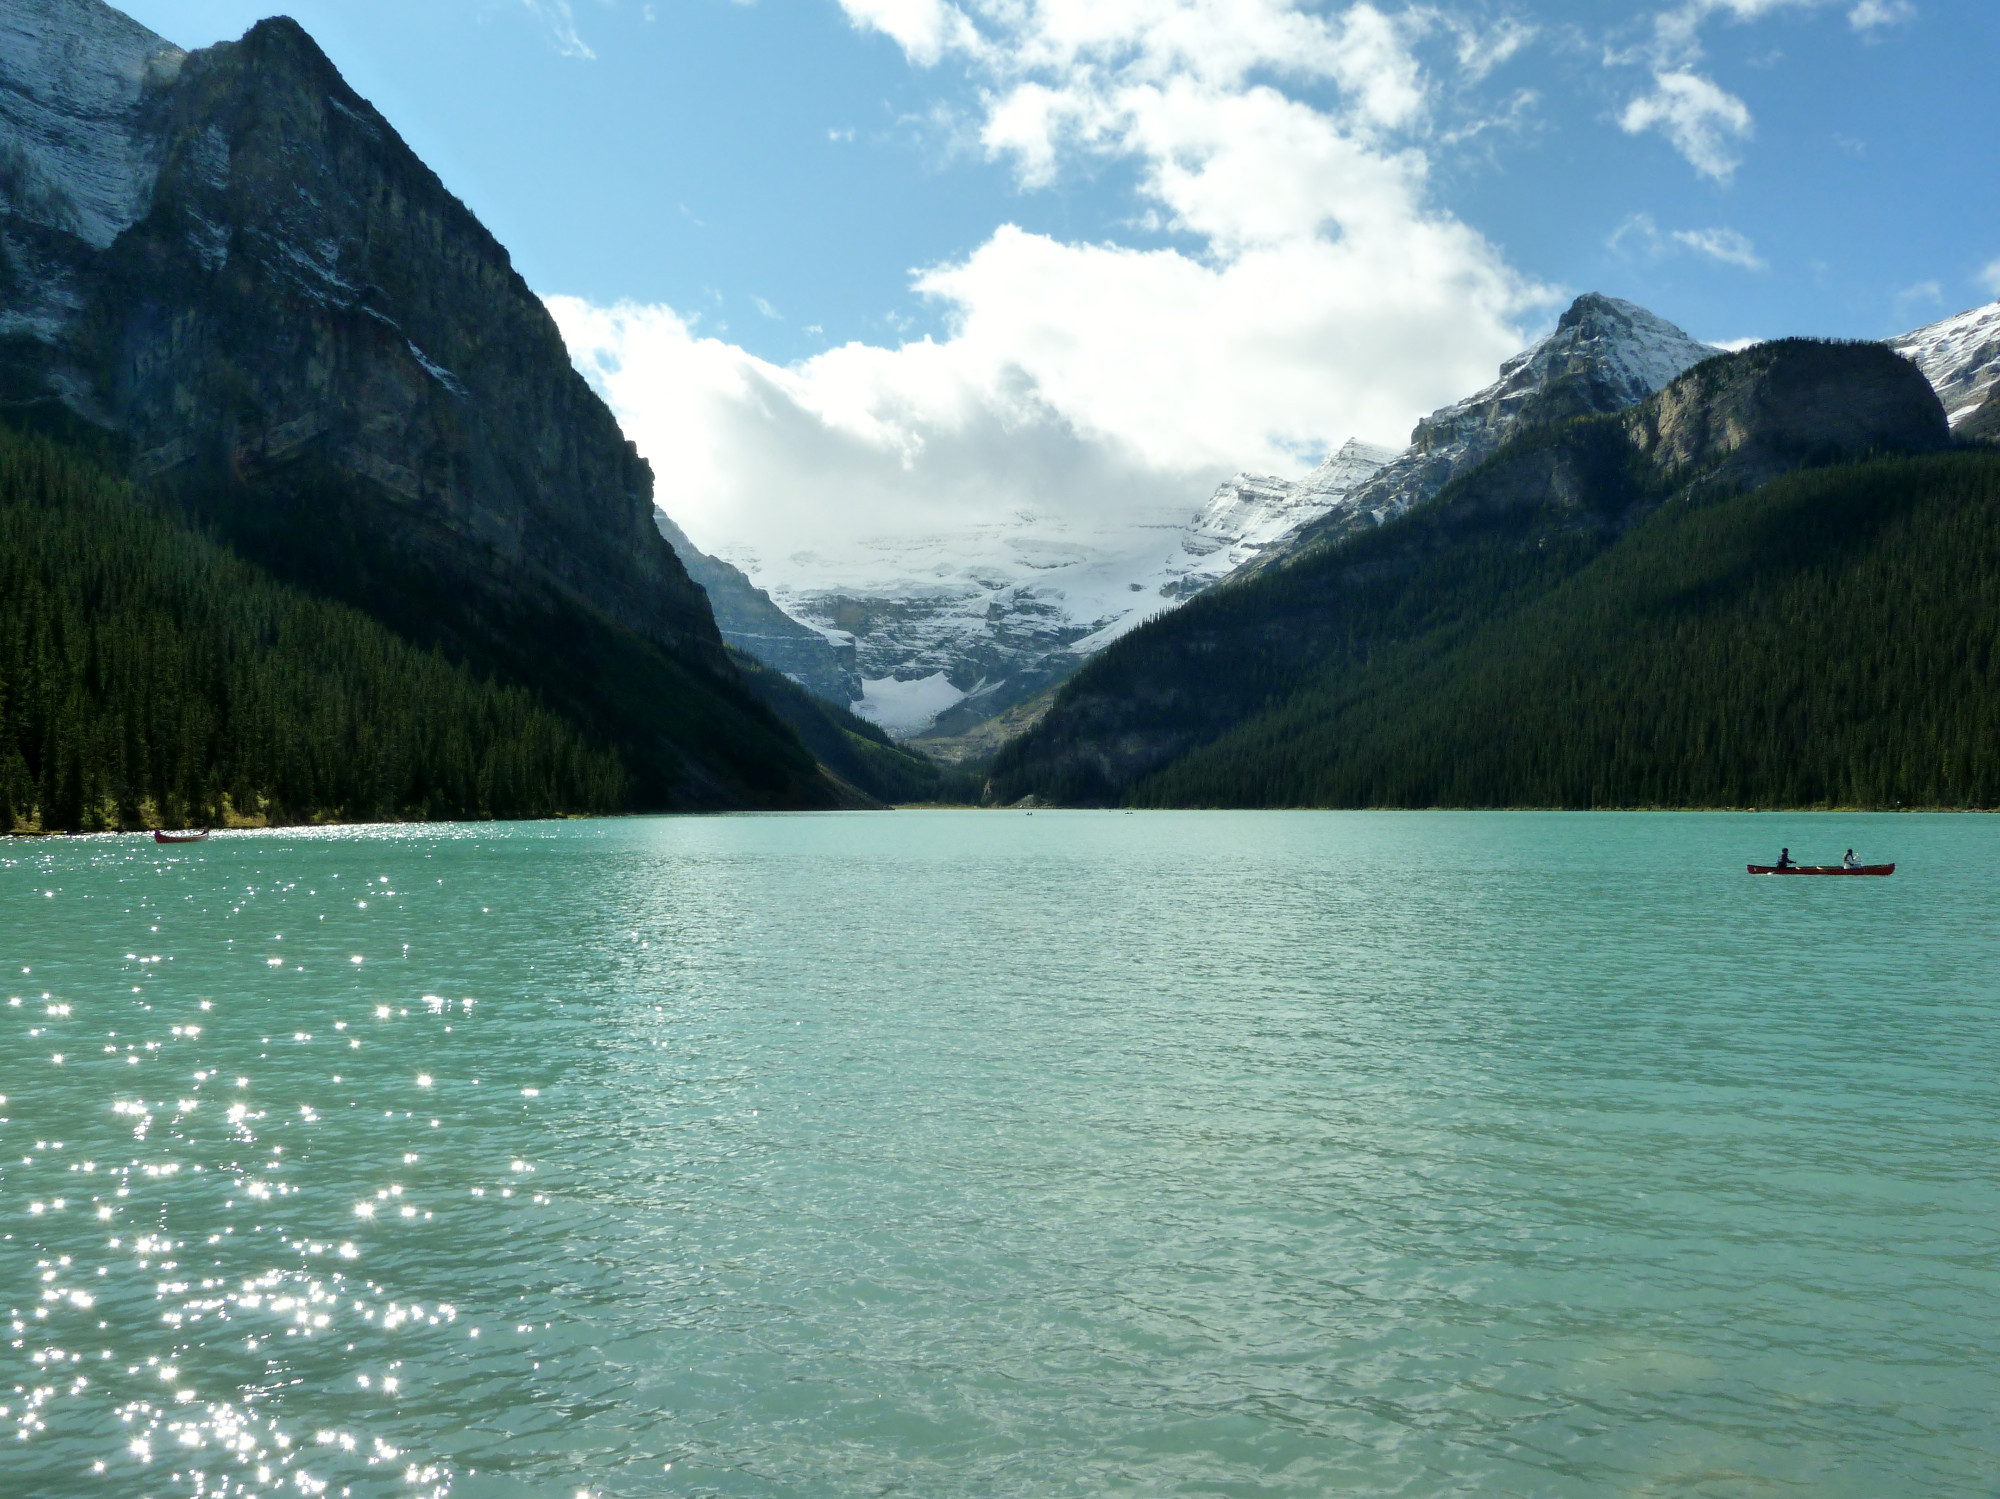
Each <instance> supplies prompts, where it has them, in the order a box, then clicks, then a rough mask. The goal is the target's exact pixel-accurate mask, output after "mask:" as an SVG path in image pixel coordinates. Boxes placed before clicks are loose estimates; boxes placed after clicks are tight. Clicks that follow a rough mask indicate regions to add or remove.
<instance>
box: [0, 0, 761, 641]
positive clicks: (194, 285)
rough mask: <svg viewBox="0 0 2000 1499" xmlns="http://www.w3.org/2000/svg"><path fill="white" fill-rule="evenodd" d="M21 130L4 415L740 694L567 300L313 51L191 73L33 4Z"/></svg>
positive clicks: (4, 184) (115, 25)
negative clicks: (119, 452) (83, 425)
mask: <svg viewBox="0 0 2000 1499" xmlns="http://www.w3.org/2000/svg"><path fill="white" fill-rule="evenodd" d="M0 122H4V124H5V125H6V126H7V127H8V128H7V132H6V144H5V145H4V147H0V210H4V214H3V215H0V309H4V310H0V397H4V398H6V399H9V400H11V401H15V402H27V401H34V400H37V399H48V398H54V399H57V400H60V401H61V402H62V403H63V404H65V405H66V406H68V407H69V408H70V409H71V410H73V411H74V412H76V413H78V414H80V415H82V416H83V417H85V418H86V419H88V420H90V421H93V422H95V423H97V424H99V425H101V426H106V427H110V428H112V429H115V430H116V431H117V432H119V433H121V434H123V436H124V437H125V438H126V439H128V440H129V444H130V448H131V451H132V452H133V454H134V455H135V458H134V474H135V477H136V478H138V479H140V480H142V481H145V482H147V483H148V484H150V485H152V486H155V487H158V488H162V489H165V490H173V489H175V488H176V486H178V487H179V489H180V490H181V491H183V492H185V493H187V494H190V495H192V494H195V493H197V492H198V493H201V494H203V495H211V494H216V493H224V492H226V493H228V494H230V495H232V496H233V500H232V501H231V503H232V505H233V507H234V514H235V516H236V518H238V519H242V518H244V517H245V516H248V517H250V518H251V520H252V521H254V522H256V523H261V524H265V525H266V526H268V527H271V528H281V527H282V526H283V525H284V524H285V522H286V518H287V515H288V512H290V511H297V512H298V513H299V518H300V519H301V521H302V522H303V521H304V520H307V519H314V520H315V522H316V523H318V522H323V520H324V516H323V515H322V516H319V517H308V516H306V515H305V513H304V512H305V511H306V510H308V509H316V510H319V511H324V510H325V509H327V508H328V507H329V506H333V507H335V508H339V509H341V510H342V512H343V517H344V518H343V521H342V523H343V524H346V525H349V526H351V527H359V528H361V529H363V530H365V531H367V532H368V534H369V536H370V537H371V538H372V540H373V542H374V543H375V544H376V545H377V546H379V547H382V548H386V549H388V550H390V551H392V552H393V553H394V554H396V555H397V556H398V557H399V558H401V559H402V560H404V561H405V562H407V563H409V564H410V566H411V567H412V568H413V569H415V570H416V571H417V572H419V573H421V575H422V576H423V577H425V578H426V579H427V580H429V584H428V586H435V587H437V588H440V589H443V590H463V591H465V593H466V594H467V595H468V596H474V597H483V598H486V599H488V600H489V602H490V603H491V604H492V605H493V606H495V607H500V606H506V607H511V606H513V605H516V604H520V603H523V602H529V603H532V602H535V601H546V600H550V599H554V600H559V601H562V602H564V603H566V604H574V605H578V606H581V607H586V608H588V609H590V610H593V611H596V612H597V613H599V614H601V615H603V616H607V617H608V618H609V619H610V620H612V621H614V622H615V623H616V624H618V625H622V626H624V627H626V628H628V629H631V630H633V631H636V632H638V633H639V634H641V635H642V636H644V637H646V638H648V639H650V640H652V641H654V642H656V643H658V644H660V645H663V646H666V647H668V648H670V649H672V650H673V651H675V652H677V653H679V654H680V655H682V656H684V657H686V658H688V659H691V660H693V661H696V662H699V663H702V664H703V665H704V666H705V667H707V668H711V669H714V670H718V671H723V670H726V666H725V658H724V655H723V650H722V642H721V639H720V637H719V635H718V634H717V632H716V628H715V624H714V622H713V619H712V618H711V616H710V613H709V609H708V605H707V602H706V599H705V598H704V596H703V594H702V592H701V590H700V589H699V588H698V587H696V586H695V585H694V584H693V583H692V582H691V581H690V580H689V578H688V575H687V572H686V570H685V569H684V568H683V567H682V566H681V564H680V562H679V561H678V560H677V559H676V557H675V556H674V553H673V550H672V548H671V547H669V546H668V545H667V543H666V542H665V541H664V540H663V539H662V538H661V537H660V535H659V533H658V531H657V530H655V529H654V527H653V524H652V474H651V471H650V470H649V469H648V467H647V465H646V464H645V462H644V461H643V460H642V459H640V457H639V456H638V454H637V452H636V450H635V449H634V448H633V447H632V446H631V445H630V444H629V443H628V442H626V441H625V439H624V437H623V435H622V434H621V433H620V431H619V430H618V427H617V424H616V423H615V421H614V420H613V419H612V417H611V415H610V413H609V411H608V410H606V409H605V407H604V404H603V403H602V401H600V400H599V399H598V397H597V396H596V395H595V394H594V393H593V392H592V391H591V390H590V388H589V386H588V385H587V384H586V383H585V382H584V380H583V379H582V377H581V376H579V375H578V374H577V373H576V372H575V371H574V370H573V369H572V368H571V365H570V362H569V358H568V354H567V352H566V350H565V348H564V346H563V343H562V340H561V337H560V336H559V334H558V332H557V330H556V327H555V324H554V322H553V320H552V319H551V318H550V317H549V315H548V313H547V311H546V310H545V309H544V308H543V307H542V304H541V302H540V300H539V299H538V298H536V297H535V296H534V294H533V293H532V292H531V291H530V290H529V288H528V286H527V284H526V283H525V282H524V281H523V280H522V279H521V277H520V276H519V275H518V274H516V272H515V271H514V269H513V267H512V264H511V263H510V261H509V259H508V256H507V253H506V251H505V250H504V249H502V248H501V246H500V245H499V244H498V242H497V241H495V240H494V238H493V237H492V235H490V234H489V233H488V232H487V231H486V230H485V228H484V227H483V226H481V225H480V223H479V222H478V220H477V219H475V218H474V217H473V215H472V214H471V212H470V211H469V210H467V209H466V207H465V206H464V205H463V204H462V203H460V202H459V201H458V200H457V199H456V198H455V197H453V196H452V195H451V194H450V193H449V192H448V191H446V189H445V188H444V186H443V184H442V183H440V182H439V181H438V179H437V177H436V176H435V175H434V174H433V173H432V172H431V171H430V170H429V169H428V168H427V167H425V166H424V164H423V163H422V162H421V161H419V160H418V159H417V157H416V156H415V154H414V153H412V152H411V151H410V150H409V148H408V147H407V146H406V145H405V144H404V143H403V141H402V140H401V139H400V138H399V137H398V136H397V135H396V133H395V131H394V130H392V129H391V128H390V127H389V125H388V123H387V122H386V121H385V120H384V119H383V118H382V116H381V115H379V114H378V113H377V112H376V111H375V110H374V108H373V107H371V106H370V105H369V104H368V103H367V102H366V101H365V100H363V99H361V98H360V97H359V96H358V95H356V94H355V93H354V92H353V91H352V90H351V89H349V88H348V87H347V85H346V84H345V83H344V82H343V81H342V79H341V78H340V76H339V74H338V73H337V72H336V71H335V69H334V68H333V66H332V64H331V63H329V62H328V61H327V59H326V57H325V56H324V54H322V53H321V52H320V50H319V48H318V47H317V46H316V45H314V43H313V41H312V40H311V38H310V37H308V36H307V35H306V33H305V32H304V31H303V30H301V29H300V27H299V26H298V25H297V24H296V23H294V22H292V21H289V20H272V21H264V22H261V23H259V24H258V25H257V26H256V27H255V28H253V29H252V30H251V31H250V32H249V33H248V34H247V35H246V36H245V37H244V38H243V39H242V40H241V41H238V42H234V43H226V44H223V45H221V46H217V47H212V48H209V49H207V50H205V51H200V52H195V53H192V54H183V53H181V52H180V51H179V50H178V49H175V48H173V47H171V46H169V45H168V44H167V43H165V42H163V41H161V40H160V39H159V38H158V37H155V36H152V34H151V33H149V32H147V31H146V30H145V29H144V28H143V27H140V26H138V25H137V23H135V22H132V21H130V20H128V19H127V18H125V17H124V16H122V15H120V14H119V13H118V12H116V11H114V10H111V9H110V8H109V7H108V6H105V5H102V4H99V3H97V0H8V4H7V6H6V7H5V10H4V12H0Z"/></svg>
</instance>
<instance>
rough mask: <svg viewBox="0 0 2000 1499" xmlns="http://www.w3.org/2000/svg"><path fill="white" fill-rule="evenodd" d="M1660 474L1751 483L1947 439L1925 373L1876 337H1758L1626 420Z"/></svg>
mask: <svg viewBox="0 0 2000 1499" xmlns="http://www.w3.org/2000/svg"><path fill="white" fill-rule="evenodd" d="M1625 428H1626V431H1627V432H1628V433H1629V434H1630V437H1631V440H1632V442H1633V444H1634V445H1635V447H1636V448H1637V450H1638V452H1639V453H1640V454H1641V455H1642V456H1643V457H1644V458H1645V460H1646V462H1647V463H1648V464H1649V465H1650V466H1651V467H1652V468H1653V469H1654V470H1655V471H1657V472H1658V473H1660V474H1662V475H1672V474H1678V473H1690V474H1693V473H1699V474H1701V475H1703V476H1704V479H1705V481H1706V482H1708V483H1710V484H1726V485H1735V486H1738V487H1744V488H1749V487H1754V486H1756V485H1759V484H1763V483H1766V482H1768V481H1769V480H1771V479H1774V478H1776V477H1777V476H1778V475H1779V474H1782V473H1788V472H1790V471H1791V470H1792V469H1795V468H1799V467H1801V466H1802V465H1805V464H1808V463H1824V462H1828V461H1832V460H1836V459H1841V458H1856V457H1860V456H1861V455H1863V454H1865V453H1868V452H1870V451H1872V450H1875V449H1885V450H1893V451H1896V452H1927V451H1932V450H1935V449H1937V448H1942V447H1944V446H1946V445H1947V444H1948V443H1949V442H1950V441H1951V431H1950V428H1949V426H1948V425H1947V424H1946V420H1945V412H1944V407H1943V406H1942V405H1941V404H1940V403H1939V400H1938V396H1937V393H1936V392H1935V391H1934V390H1932V388H1931V384H1930V382H1929V381H1928V380H1926V379H1925V378H1924V375H1923V372H1922V371H1921V370H1919V369H1918V368H1917V367H1916V365H1914V364H1913V363H1911V362H1910V361H1909V360H1908V359H1905V358H1903V357H1901V356H1900V355H1897V354H1895V353H1892V352H1891V351H1890V350H1889V349H1887V348H1885V347H1883V346H1882V345H1879V344H1851V345H1828V344H1822V343H1813V342H1809V341H1806V340H1802V339H1780V340H1778V341H1776V342H1774V343H1766V344H1758V345H1757V346H1755V347H1754V348H1750V349H1746V350H1744V351H1743V352H1742V353H1741V354H1735V355H1729V356H1725V357H1722V358H1718V359H1713V360H1710V361H1708V362H1707V363H1705V364H1702V365H1700V366H1698V367H1696V368H1695V369H1693V370H1691V371H1689V373H1688V374H1686V375H1685V376H1683V377H1682V378H1681V379H1679V380H1677V381H1675V382H1674V383H1673V384H1672V385H1670V386H1668V387H1667V388H1666V389H1665V390H1663V391H1661V392H1660V394H1659V396H1658V398H1657V399H1655V400H1652V401H1648V402H1646V403H1645V404H1644V405H1643V406H1641V407H1639V408H1638V409H1637V410H1636V411H1634V412H1633V413H1632V414H1631V416H1630V417H1629V418H1628V419H1627V420H1626V422H1625Z"/></svg>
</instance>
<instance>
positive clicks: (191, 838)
mask: <svg viewBox="0 0 2000 1499" xmlns="http://www.w3.org/2000/svg"><path fill="white" fill-rule="evenodd" d="M207 836H208V829H207V828H203V829H202V830H201V831H200V832H198V833H163V832H161V831H160V830H159V829H158V828H154V829H153V841H154V842H155V843H199V842H201V840H202V839H204V838H206V837H207Z"/></svg>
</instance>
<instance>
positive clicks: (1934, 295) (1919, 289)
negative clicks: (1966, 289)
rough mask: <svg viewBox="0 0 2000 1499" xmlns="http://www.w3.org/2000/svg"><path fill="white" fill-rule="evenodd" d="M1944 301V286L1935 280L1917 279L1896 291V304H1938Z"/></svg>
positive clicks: (1901, 305) (1900, 305)
mask: <svg viewBox="0 0 2000 1499" xmlns="http://www.w3.org/2000/svg"><path fill="white" fill-rule="evenodd" d="M1943 301H1944V287H1943V286H1942V285H1941V284H1940V283H1938V282H1936V281H1918V282H1915V283H1913V284H1912V285H1909V286H1906V287H1904V288H1903V289H1902V290H1901V291H1899V292H1897V293H1896V305H1897V306H1898V307H1908V306H1911V305H1913V304H1914V303H1917V302H1930V303H1933V304H1940V303H1942V302H1943Z"/></svg>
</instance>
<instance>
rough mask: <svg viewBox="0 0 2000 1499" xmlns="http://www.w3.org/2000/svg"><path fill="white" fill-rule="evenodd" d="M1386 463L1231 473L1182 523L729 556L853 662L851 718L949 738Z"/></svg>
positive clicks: (1376, 452)
mask: <svg viewBox="0 0 2000 1499" xmlns="http://www.w3.org/2000/svg"><path fill="white" fill-rule="evenodd" d="M1393 456H1394V454H1393V452H1392V451H1391V450H1388V449H1383V448H1377V447H1372V446H1370V445H1369V444H1367V443H1362V442H1350V443H1348V444H1347V445H1346V446H1345V447H1344V448H1342V449H1341V450H1340V451H1339V452H1337V453H1335V454H1334V455H1333V456H1332V457H1331V458H1329V459H1327V460H1326V462H1324V463H1322V464H1321V465H1320V466H1319V467H1318V468H1317V469H1315V470H1314V471H1313V472H1312V473H1311V474H1309V475H1307V476H1306V477H1305V478H1304V479H1301V480H1289V479H1282V478H1274V477H1269V476H1259V475H1250V474H1239V475H1237V476H1236V477H1235V478H1233V479H1231V480H1229V481H1227V482H1226V483H1224V484H1222V485H1221V486H1220V487H1219V488H1218V489H1217V490H1216V491H1215V493H1214V495H1213V496H1212V497H1211V499H1210V500H1209V502H1208V504H1207V505H1205V506H1204V507H1203V508H1202V509H1201V510H1199V511H1197V512H1196V513H1194V514H1193V515H1191V516H1188V517H1187V518H1186V519H1185V520H1173V519H1171V518H1163V519H1162V520H1160V521H1158V522H1156V523H1152V524H1133V523H1124V524H1119V523H1112V522H1107V523H1105V524H1103V525H1102V526H1100V527H1098V528H1096V529H1085V528H1083V527H1081V526H1079V525H1076V524H1074V523H1066V522H1064V521H1061V520H1054V519H1050V518H1047V517H1042V518H1024V519H1023V520H1022V521H1021V522H1020V523H1018V524H1014V525H1008V526H1005V527H1001V526H995V527H991V528H988V529H985V530H977V531H968V532H966V533H964V534H960V535H954V536H900V537H890V538H878V539H876V540H874V541H872V542H867V543H863V544H861V545H860V546H858V547H857V549H856V554H855V555H850V556H848V557H845V558H842V559H838V560H835V559H820V558H817V557H812V556H793V557H787V558H785V559H782V561H779V560H776V559H774V560H773V564H772V565H768V566H765V565H760V562H761V559H758V558H750V557H744V556H737V557H735V558H733V559H732V560H733V561H735V562H736V563H737V564H738V565H740V566H741V567H743V568H744V569H745V571H747V572H748V573H749V574H750V575H751V576H752V577H753V578H755V580H756V583H757V585H758V586H760V587H762V588H765V589H768V590H769V592H770V595H771V597H772V598H773V599H774V600H775V601H776V602H777V603H778V605H779V606H780V607H782V608H783V609H784V610H785V612H786V613H788V614H790V615H791V616H792V617H793V618H795V619H800V620H804V621H805V622H806V623H808V624H810V625H812V626H813V627H815V628H816V629H818V630H820V631H822V632H823V633H824V634H825V635H826V637H827V638H828V639H829V640H830V641H832V642H833V643H834V644H835V646H836V647H838V648H839V649H840V650H841V651H842V652H843V653H845V652H849V651H851V652H852V653H853V659H854V660H855V662H856V664H857V666H858V668H859V671H860V674H861V678H862V695H861V698H860V700H859V702H858V703H857V704H856V705H855V709H856V711H857V712H859V713H862V714H864V715H865V716H867V717H869V718H872V719H874V720H875V721H876V722H877V723H879V724H881V725H882V726H883V727H884V728H886V729H888V730H890V731H891V732H892V733H896V734H903V735H910V734H920V733H924V732H934V733H955V732H960V731H962V730H963V729H966V728H969V727H971V726H972V725H974V724H976V723H979V722H982V721H983V720H985V719H986V718H989V717H991V716H992V715H993V714H995V713H999V712H1002V711H1004V710H1005V709H1007V708H1009V707H1011V706H1013V705H1014V704H1015V703H1018V702H1020V701H1022V700H1023V699H1025V698H1028V697H1032V696H1033V695H1034V694H1035V693H1037V692H1039V691H1041V689H1042V688H1044V687H1046V686H1048V685H1049V684H1051V683H1053V682H1057V681H1060V680H1061V679H1062V678H1064V677H1066V676H1068V675H1069V674H1070V672H1072V671H1074V670H1075V669H1076V667H1077V666H1078V664H1079V663H1080V662H1081V661H1082V660H1083V659H1085V658H1086V657H1088V656H1089V655H1091V654H1092V653H1093V652H1095V651H1097V650H1100V649H1102V648H1103V647H1104V646H1106V645H1108V644H1110V643H1111V642H1112V641H1113V640H1116V639H1117V638H1118V637H1119V636H1121V635H1123V634H1125V633H1126V632H1127V631H1129V630H1132V629H1134V628H1136V627H1137V626H1138V625H1140V624H1142V623H1144V622H1145V621H1146V620H1147V619H1150V618H1151V617H1153V616H1154V615H1156V614H1159V613H1161V612H1162V611H1164V610H1167V609H1171V608H1173V607H1174V606H1175V605H1177V604H1179V603H1181V602H1182V601H1183V600H1185V599H1187V598H1190V597H1192V596H1193V595H1194V594H1196V593H1199V592H1200V591H1201V590H1202V589H1204V588H1206V587H1208V586H1209V585H1210V584H1211V583H1214V582H1215V581H1216V580H1218V579H1219V578H1222V577H1225V576H1226V575H1227V574H1229V573H1230V572H1232V571H1233V570H1235V569H1236V568H1237V567H1239V566H1241V565H1242V564H1243V563H1244V562H1246V561H1249V560H1250V559H1251V558H1253V557H1256V556H1258V555H1259V554H1261V553H1262V552H1263V551H1264V550H1265V549H1266V548H1267V547H1269V546H1271V545H1273V544H1275V543H1276V542H1278V541H1279V540H1281V539H1282V538H1283V537H1285V536H1286V535H1289V534H1290V533H1291V532H1292V531H1293V530H1295V529H1297V527H1299V526H1301V525H1303V524H1305V523H1307V522H1308V521H1311V520H1314V519H1317V518H1318V517H1320V516H1322V515H1325V514H1327V513H1328V512H1329V511H1330V510H1331V509H1332V508H1333V507H1335V506H1336V505H1338V504H1339V503H1340V502H1341V500H1342V499H1343V498H1344V497H1345V495H1346V494H1347V492H1348V491H1349V490H1350V489H1352V488H1353V487H1354V485H1356V484H1358V483H1360V482H1362V481H1363V480H1365V479H1367V478H1368V477H1370V476H1371V475H1373V474H1374V473H1376V472H1377V471H1378V470H1380V468H1381V467H1382V465H1383V464H1384V463H1385V462H1387V461H1388V460H1389V459H1390V458H1391V457H1393ZM753 649H754V647H753ZM781 669H785V668H783V667H781Z"/></svg>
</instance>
